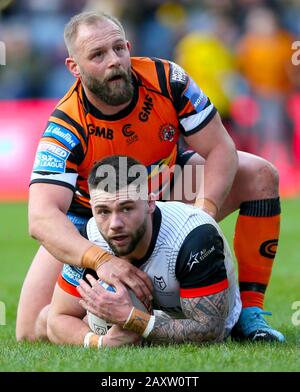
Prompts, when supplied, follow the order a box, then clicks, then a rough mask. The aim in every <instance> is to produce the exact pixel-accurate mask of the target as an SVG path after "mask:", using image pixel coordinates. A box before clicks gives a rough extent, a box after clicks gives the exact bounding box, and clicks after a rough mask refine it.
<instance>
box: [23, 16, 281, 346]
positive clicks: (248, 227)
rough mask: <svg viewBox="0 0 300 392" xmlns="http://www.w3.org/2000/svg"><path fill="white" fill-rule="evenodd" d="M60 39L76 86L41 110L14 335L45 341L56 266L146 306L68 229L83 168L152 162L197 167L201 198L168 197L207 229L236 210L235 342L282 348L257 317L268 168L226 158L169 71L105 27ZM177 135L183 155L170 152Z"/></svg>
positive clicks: (89, 21) (276, 212)
mask: <svg viewBox="0 0 300 392" xmlns="http://www.w3.org/2000/svg"><path fill="white" fill-rule="evenodd" d="M65 42H66V46H67V48H68V52H69V57H68V58H67V59H66V65H67V67H68V69H69V70H70V72H71V73H72V74H73V75H74V76H75V77H76V78H77V81H76V82H75V83H74V85H73V86H72V87H71V88H70V90H69V91H68V92H67V94H66V95H65V96H64V97H63V99H62V100H61V101H60V102H59V103H58V105H57V106H56V108H55V110H54V112H53V113H52V115H51V117H50V119H49V123H48V125H47V128H46V130H45V131H44V133H43V135H42V138H41V142H40V144H39V146H38V150H37V154H36V160H35V164H34V168H33V173H32V179H31V187H30V199H29V231H30V234H31V235H32V236H33V237H34V238H36V239H37V240H38V241H39V242H40V243H41V247H40V249H39V250H38V252H37V254H36V256H35V258H34V260H33V263H32V265H31V267H30V269H29V272H28V274H27V276H26V279H25V282H24V285H23V288H22V292H21V297H20V302H19V308H18V317H17V339H18V340H22V339H29V340H35V339H37V338H42V337H45V336H46V321H47V312H48V304H49V303H50V301H51V297H52V293H53V289H54V285H55V282H56V280H57V276H58V274H59V273H60V271H61V268H62V262H64V263H67V264H72V265H74V266H76V267H78V268H77V269H76V278H77V277H78V276H80V274H81V273H82V270H83V268H82V267H88V268H92V269H94V270H96V272H97V274H98V276H99V277H100V278H101V279H103V280H105V281H107V282H108V283H111V284H113V283H114V281H116V280H117V279H118V280H120V281H121V282H122V283H123V284H125V285H127V286H128V287H130V288H131V289H132V290H133V291H134V292H135V293H136V295H137V296H138V298H139V299H141V300H142V301H143V302H144V303H146V304H147V303H149V302H150V300H151V284H150V282H149V280H148V278H147V277H146V275H145V274H144V273H143V272H142V271H140V270H138V269H137V268H135V267H134V266H132V265H130V264H128V263H126V262H124V261H123V260H121V259H119V258H117V257H113V256H111V255H110V254H107V252H105V251H103V250H102V249H100V248H99V247H97V246H93V245H92V243H91V242H89V241H88V240H87V239H85V238H83V237H82V236H81V235H80V234H79V232H78V231H77V229H76V227H75V226H77V227H80V226H82V225H83V224H84V223H85V222H86V221H87V219H88V218H89V217H90V216H91V211H90V207H89V194H88V186H87V176H88V173H89V171H90V169H91V167H92V166H93V164H94V162H95V161H97V160H99V159H101V158H103V157H105V156H107V155H113V154H123V155H127V156H133V157H134V158H136V159H139V160H140V161H141V162H142V163H143V164H145V165H146V166H147V167H148V168H149V177H150V178H152V177H155V175H156V174H155V173H156V169H157V167H161V166H163V164H165V166H164V167H169V168H171V169H172V167H173V166H174V165H175V164H179V165H181V166H184V165H193V167H196V166H197V165H201V164H202V165H203V163H204V162H205V166H204V167H205V170H204V182H205V187H204V188H203V189H202V190H201V191H202V195H203V196H202V197H197V200H185V199H184V198H181V199H180V200H181V201H189V202H191V201H192V202H195V203H196V205H197V206H199V208H203V209H205V210H206V211H207V212H208V213H210V214H211V215H212V216H213V217H214V218H215V219H216V220H218V221H219V220H221V219H223V218H224V217H225V216H227V215H228V214H230V213H231V212H233V211H235V210H238V209H239V211H240V214H239V217H238V220H237V226H236V233H235V253H236V256H237V259H238V266H239V282H240V289H241V298H242V303H243V307H244V308H243V310H242V314H241V318H240V321H239V322H238V324H237V327H236V329H235V337H236V338H238V339H244V338H245V339H250V340H256V336H258V338H259V339H264V340H278V341H283V340H284V337H283V335H282V334H280V333H279V332H278V331H276V330H274V329H272V328H271V327H269V326H268V324H267V323H266V322H265V320H264V318H263V314H264V312H263V310H262V309H263V299H264V293H265V290H266V287H267V284H268V282H269V278H270V275H271V269H272V263H273V259H274V257H275V253H276V245H277V242H278V235H279V217H280V202H279V197H278V175H277V171H276V169H275V168H274V167H273V166H272V165H271V164H270V163H269V162H267V161H265V160H263V159H261V158H259V157H256V156H253V155H250V154H247V153H243V152H239V153H237V151H236V149H235V146H234V143H233V141H232V140H231V138H230V136H229V135H228V133H227V132H226V130H225V128H224V127H223V125H222V122H221V120H220V117H219V115H218V113H217V110H216V109H215V107H214V106H213V104H212V103H211V102H210V101H209V99H208V98H207V97H206V96H205V94H204V93H203V92H202V91H201V89H200V88H199V87H198V86H197V85H196V84H195V83H194V82H193V80H192V79H191V78H190V77H189V76H188V75H187V74H186V73H185V71H184V70H183V69H182V68H181V67H179V66H178V65H176V64H174V63H172V62H168V61H165V60H159V59H150V58H133V59H131V58H130V52H129V50H130V44H129V42H128V41H127V40H126V38H125V33H124V30H123V27H122V26H121V24H120V23H119V21H117V20H116V19H114V18H112V17H111V16H109V15H105V14H96V13H82V14H79V15H77V16H75V17H73V18H72V19H71V21H70V22H69V23H68V24H67V26H66V29H65ZM199 66H201V65H199ZM180 135H182V137H183V138H184V140H185V141H186V142H187V144H188V145H189V146H190V148H191V149H192V150H193V152H188V153H183V154H181V153H180V152H179V151H178V148H177V145H178V143H177V142H178V139H179V136H180ZM155 168H156V169H155ZM194 174H195V173H194ZM163 177H164V176H163ZM164 180H166V177H164ZM193 182H196V178H195V176H194V177H193ZM161 185H162V187H164V185H165V184H161ZM192 185H193V184H190V186H191V187H192ZM151 190H152V191H155V190H153V189H151ZM157 191H158V190H157ZM199 194H201V192H200V193H199Z"/></svg>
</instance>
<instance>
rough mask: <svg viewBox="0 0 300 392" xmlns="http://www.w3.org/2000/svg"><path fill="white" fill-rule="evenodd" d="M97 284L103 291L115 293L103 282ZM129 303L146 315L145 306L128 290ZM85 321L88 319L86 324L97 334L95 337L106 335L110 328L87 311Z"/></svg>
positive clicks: (112, 288)
mask: <svg viewBox="0 0 300 392" xmlns="http://www.w3.org/2000/svg"><path fill="white" fill-rule="evenodd" d="M98 283H99V284H100V285H101V286H102V287H103V288H105V290H108V291H111V292H115V291H116V290H115V288H114V287H113V286H111V285H109V284H108V283H106V282H104V281H103V280H98ZM128 292H129V295H130V298H131V301H132V303H133V306H134V307H136V308H137V309H140V310H142V311H143V312H146V313H148V311H147V309H146V308H145V306H144V305H143V304H142V302H141V301H140V300H139V299H138V298H137V297H136V295H135V294H134V292H133V291H132V290H128ZM87 319H88V324H89V327H90V328H91V330H92V331H93V332H94V333H95V334H97V335H106V334H107V331H108V330H109V328H110V327H111V326H112V324H110V323H107V322H106V321H105V320H103V319H101V318H100V317H98V316H96V315H95V314H93V313H91V312H89V311H87Z"/></svg>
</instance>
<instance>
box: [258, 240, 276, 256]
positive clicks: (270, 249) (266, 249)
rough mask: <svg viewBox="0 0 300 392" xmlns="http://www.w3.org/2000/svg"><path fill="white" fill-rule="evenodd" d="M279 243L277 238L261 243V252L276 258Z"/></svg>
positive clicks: (263, 254)
mask: <svg viewBox="0 0 300 392" xmlns="http://www.w3.org/2000/svg"><path fill="white" fill-rule="evenodd" d="M277 245H278V240H277V239H274V240H268V241H265V242H263V243H262V244H261V245H260V248H259V253H260V254H261V255H262V256H264V257H268V258H269V259H274V258H275V255H276V251H277Z"/></svg>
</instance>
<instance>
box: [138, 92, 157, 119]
mask: <svg viewBox="0 0 300 392" xmlns="http://www.w3.org/2000/svg"><path fill="white" fill-rule="evenodd" d="M153 105H154V104H153V99H152V97H151V96H150V95H149V94H146V97H145V101H144V103H143V106H142V110H141V111H140V112H139V119H140V120H141V121H142V122H146V121H148V120H149V116H150V114H151V111H152V109H153Z"/></svg>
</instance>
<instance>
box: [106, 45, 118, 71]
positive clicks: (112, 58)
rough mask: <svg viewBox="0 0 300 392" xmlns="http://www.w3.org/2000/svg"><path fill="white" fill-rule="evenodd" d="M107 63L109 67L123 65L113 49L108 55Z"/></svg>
mask: <svg viewBox="0 0 300 392" xmlns="http://www.w3.org/2000/svg"><path fill="white" fill-rule="evenodd" d="M107 62H108V66H109V67H119V66H120V65H121V63H120V57H119V56H118V55H117V53H116V52H115V51H114V50H113V49H111V50H109V51H108V53H107Z"/></svg>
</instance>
